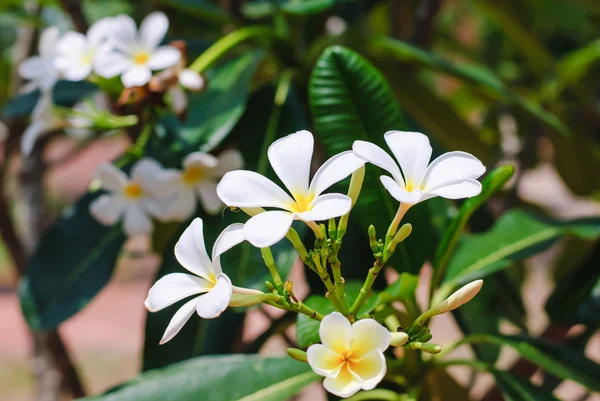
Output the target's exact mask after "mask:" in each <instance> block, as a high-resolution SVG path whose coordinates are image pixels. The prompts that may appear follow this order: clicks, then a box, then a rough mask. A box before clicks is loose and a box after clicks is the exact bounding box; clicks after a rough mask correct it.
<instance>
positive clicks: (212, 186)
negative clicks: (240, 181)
mask: <svg viewBox="0 0 600 401" xmlns="http://www.w3.org/2000/svg"><path fill="white" fill-rule="evenodd" d="M242 165H243V159H242V154H241V153H240V152H239V151H237V150H235V149H229V150H225V151H224V152H222V153H221V154H220V155H219V156H218V157H215V156H213V155H211V154H209V153H204V152H194V153H190V154H189V155H187V156H186V157H185V159H183V163H182V168H183V170H165V171H164V173H162V174H161V177H160V180H161V182H162V186H163V188H164V191H165V193H169V194H171V196H170V201H169V203H168V206H167V213H168V215H169V218H171V219H174V220H187V219H189V218H190V217H192V216H193V214H194V213H195V212H196V205H197V199H199V200H200V204H201V205H202V209H204V211H205V212H206V213H208V214H213V215H214V214H218V213H219V212H220V211H221V209H222V207H223V202H221V200H220V199H219V197H218V196H217V181H218V180H219V179H220V178H221V177H223V175H225V173H227V172H229V171H232V170H237V169H240V168H242Z"/></svg>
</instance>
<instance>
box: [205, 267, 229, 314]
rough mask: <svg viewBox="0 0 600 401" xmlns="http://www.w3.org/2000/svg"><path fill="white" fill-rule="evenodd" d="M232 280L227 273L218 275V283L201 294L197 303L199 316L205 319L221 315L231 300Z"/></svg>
mask: <svg viewBox="0 0 600 401" xmlns="http://www.w3.org/2000/svg"><path fill="white" fill-rule="evenodd" d="M231 287H232V286H231V280H229V277H227V276H226V275H225V274H223V273H220V274H219V275H218V276H217V284H215V286H214V287H213V288H212V290H210V291H209V292H208V293H206V294H204V295H202V296H200V297H199V298H198V302H197V303H196V312H197V313H198V316H200V317H202V318H204V319H214V318H216V317H219V316H220V315H221V313H223V311H224V310H225V309H227V306H229V301H230V300H231V294H232V289H231Z"/></svg>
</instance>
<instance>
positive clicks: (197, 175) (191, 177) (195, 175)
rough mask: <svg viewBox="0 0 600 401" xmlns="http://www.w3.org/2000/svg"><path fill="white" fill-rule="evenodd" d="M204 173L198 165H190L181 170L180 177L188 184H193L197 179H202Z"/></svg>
mask: <svg viewBox="0 0 600 401" xmlns="http://www.w3.org/2000/svg"><path fill="white" fill-rule="evenodd" d="M205 176H206V173H205V171H204V169H203V168H202V167H200V166H190V167H188V168H186V169H185V170H184V171H183V174H182V179H183V182H185V183H186V184H188V185H194V184H196V183H197V182H198V181H202V180H203V179H204V177H205Z"/></svg>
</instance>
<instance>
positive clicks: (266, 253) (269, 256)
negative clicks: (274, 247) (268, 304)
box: [260, 247, 283, 293]
mask: <svg viewBox="0 0 600 401" xmlns="http://www.w3.org/2000/svg"><path fill="white" fill-rule="evenodd" d="M260 254H261V255H262V257H263V260H264V261H265V265H267V268H268V269H269V272H270V273H271V277H272V278H273V284H274V285H275V288H276V289H277V291H279V292H280V293H283V281H282V280H281V277H280V276H279V272H278V271H277V266H276V265H275V259H273V253H272V252H271V248H269V247H266V248H260Z"/></svg>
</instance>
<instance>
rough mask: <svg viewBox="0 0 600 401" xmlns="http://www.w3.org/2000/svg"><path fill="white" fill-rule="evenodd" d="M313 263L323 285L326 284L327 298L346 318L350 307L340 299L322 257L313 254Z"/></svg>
mask: <svg viewBox="0 0 600 401" xmlns="http://www.w3.org/2000/svg"><path fill="white" fill-rule="evenodd" d="M312 256H313V262H314V264H315V266H316V268H317V274H318V275H319V277H320V278H321V281H322V282H323V284H325V288H327V298H329V300H330V301H331V303H333V305H334V306H335V308H336V309H337V310H338V311H340V312H341V313H342V314H343V315H344V316H347V315H348V307H347V306H346V303H345V302H342V300H341V299H340V297H339V295H338V293H337V291H336V288H335V285H334V284H333V283H332V282H331V276H330V275H329V273H328V272H327V266H323V265H322V264H321V255H319V254H318V253H313V254H312Z"/></svg>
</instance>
